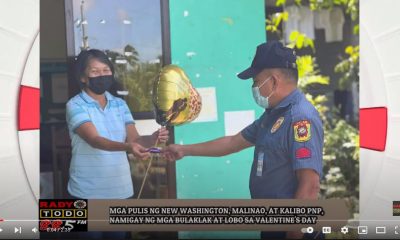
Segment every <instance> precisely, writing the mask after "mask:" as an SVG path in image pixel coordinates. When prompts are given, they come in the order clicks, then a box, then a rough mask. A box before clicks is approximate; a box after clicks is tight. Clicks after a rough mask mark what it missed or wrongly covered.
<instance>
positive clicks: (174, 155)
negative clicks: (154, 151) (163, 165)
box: [162, 144, 185, 161]
mask: <svg viewBox="0 0 400 240" xmlns="http://www.w3.org/2000/svg"><path fill="white" fill-rule="evenodd" d="M162 153H163V156H164V157H165V158H166V159H167V160H168V161H176V160H179V159H181V158H183V157H184V156H185V152H184V151H183V146H182V145H176V144H171V145H169V146H168V147H166V148H165V149H164V150H163V151H162Z"/></svg>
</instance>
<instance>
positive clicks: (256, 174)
mask: <svg viewBox="0 0 400 240" xmlns="http://www.w3.org/2000/svg"><path fill="white" fill-rule="evenodd" d="M265 68H284V69H292V70H294V71H296V72H297V66H296V55H295V53H294V51H293V50H292V49H289V48H286V47H284V46H283V45H282V44H281V43H280V42H277V41H271V42H268V43H264V44H261V45H259V46H258V47H257V51H256V55H255V57H254V59H253V62H252V65H251V66H250V67H249V68H248V69H246V70H245V71H243V72H242V73H240V74H239V75H238V77H239V78H241V79H248V78H252V77H255V76H256V75H257V74H258V73H259V72H261V71H262V70H263V69H265ZM241 134H242V136H243V137H244V138H245V139H246V140H247V141H248V142H250V143H252V144H254V146H255V150H254V157H253V164H252V167H251V173H250V183H249V188H250V193H251V197H252V198H253V199H293V198H295V193H296V190H297V186H298V180H297V177H296V170H299V169H312V170H314V171H315V172H316V173H317V174H318V175H319V176H320V178H321V177H322V149H323V142H324V132H323V125H322V121H321V119H320V117H319V113H318V111H317V110H316V109H315V107H314V106H313V105H312V104H311V103H310V102H309V101H308V100H307V99H306V97H305V96H304V94H303V93H301V91H300V90H298V89H296V90H294V91H292V92H291V93H290V94H289V95H288V96H286V97H285V98H284V99H283V100H282V101H281V102H279V103H278V105H277V106H275V107H273V108H268V109H266V110H265V112H264V113H263V114H262V116H261V117H260V118H259V119H257V120H256V121H254V122H253V123H252V124H250V125H249V126H248V127H246V128H245V129H243V130H242V132H241ZM285 236H286V235H285V232H263V233H262V237H263V238H271V237H272V238H285Z"/></svg>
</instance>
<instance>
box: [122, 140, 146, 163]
mask: <svg viewBox="0 0 400 240" xmlns="http://www.w3.org/2000/svg"><path fill="white" fill-rule="evenodd" d="M127 151H128V152H130V153H132V154H133V156H135V158H137V159H141V160H146V159H148V158H149V157H150V153H149V151H147V149H146V148H144V147H143V146H142V145H140V144H139V143H135V142H129V143H128V149H127Z"/></svg>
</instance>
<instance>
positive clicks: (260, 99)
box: [252, 76, 274, 109]
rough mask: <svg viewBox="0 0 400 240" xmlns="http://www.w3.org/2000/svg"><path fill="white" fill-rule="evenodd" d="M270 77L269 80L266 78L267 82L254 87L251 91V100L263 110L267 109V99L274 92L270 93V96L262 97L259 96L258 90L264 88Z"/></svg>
mask: <svg viewBox="0 0 400 240" xmlns="http://www.w3.org/2000/svg"><path fill="white" fill-rule="evenodd" d="M271 77H272V76H270V77H269V78H267V80H265V81H264V82H263V83H262V84H261V85H260V86H255V87H253V88H252V91H253V98H254V100H255V101H256V103H257V104H258V105H259V106H260V107H262V108H264V109H267V108H269V98H270V97H271V96H272V94H273V93H274V91H272V92H271V94H270V95H269V96H268V97H264V96H263V95H261V93H260V89H261V87H262V86H264V84H265V83H266V82H268V81H269V80H270V79H271Z"/></svg>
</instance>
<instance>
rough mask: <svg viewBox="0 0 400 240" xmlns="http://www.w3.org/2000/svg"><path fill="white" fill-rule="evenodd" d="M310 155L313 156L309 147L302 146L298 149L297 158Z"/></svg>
mask: <svg viewBox="0 0 400 240" xmlns="http://www.w3.org/2000/svg"><path fill="white" fill-rule="evenodd" d="M310 157H311V151H310V149H309V148H306V147H301V148H299V149H297V150H296V158H297V159H302V158H310Z"/></svg>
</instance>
